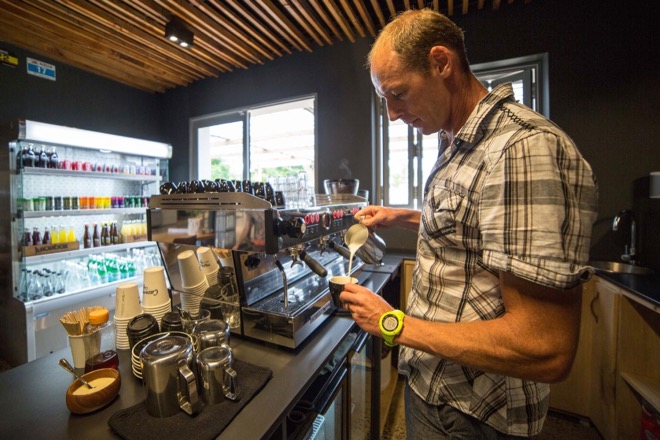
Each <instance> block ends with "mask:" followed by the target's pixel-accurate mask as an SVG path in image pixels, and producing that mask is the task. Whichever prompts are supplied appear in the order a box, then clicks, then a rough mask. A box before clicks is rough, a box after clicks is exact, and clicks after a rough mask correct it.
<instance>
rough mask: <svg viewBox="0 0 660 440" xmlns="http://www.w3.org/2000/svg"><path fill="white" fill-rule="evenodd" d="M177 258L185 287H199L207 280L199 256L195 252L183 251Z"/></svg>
mask: <svg viewBox="0 0 660 440" xmlns="http://www.w3.org/2000/svg"><path fill="white" fill-rule="evenodd" d="M176 258H177V262H178V265H179V272H180V274H181V281H182V284H183V286H184V287H188V286H197V285H199V284H200V283H201V282H202V281H204V280H205V277H204V272H202V268H201V267H200V266H199V261H197V256H196V255H195V253H194V252H193V251H191V250H187V251H183V252H181V253H180V254H179V255H177V257H176Z"/></svg>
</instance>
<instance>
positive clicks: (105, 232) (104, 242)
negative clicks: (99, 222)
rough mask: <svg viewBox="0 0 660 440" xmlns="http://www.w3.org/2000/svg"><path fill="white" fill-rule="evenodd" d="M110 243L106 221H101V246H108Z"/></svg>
mask: <svg viewBox="0 0 660 440" xmlns="http://www.w3.org/2000/svg"><path fill="white" fill-rule="evenodd" d="M109 244H110V232H109V231H108V223H107V222H103V226H102V227H101V246H108V245H109Z"/></svg>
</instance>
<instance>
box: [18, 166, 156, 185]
mask: <svg viewBox="0 0 660 440" xmlns="http://www.w3.org/2000/svg"><path fill="white" fill-rule="evenodd" d="M18 173H19V174H24V175H26V176H30V175H32V176H71V177H91V178H94V179H117V180H132V181H137V182H160V181H161V180H162V177H161V176H160V175H144V174H123V173H104V172H98V171H72V170H60V169H54V168H36V167H25V168H21V169H20V170H18Z"/></svg>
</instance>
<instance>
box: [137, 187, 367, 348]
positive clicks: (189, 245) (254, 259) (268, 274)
mask: <svg viewBox="0 0 660 440" xmlns="http://www.w3.org/2000/svg"><path fill="white" fill-rule="evenodd" d="M269 200H270V201H268V200H266V198H261V197H257V196H255V195H253V194H250V193H247V192H203V193H192V194H191V193H184V194H161V195H155V196H152V197H151V200H150V204H149V209H148V210H147V224H148V239H149V240H151V241H155V242H157V243H158V244H159V248H160V250H161V253H162V256H163V261H164V262H165V265H166V271H167V274H168V277H169V281H170V285H171V286H172V289H173V290H174V291H176V292H179V293H180V295H183V296H182V297H184V298H185V297H186V296H185V295H188V294H189V293H187V292H190V289H188V288H187V286H185V285H184V284H183V280H182V277H181V273H180V266H179V265H178V264H177V257H178V256H179V255H181V254H182V252H186V251H191V250H192V251H194V252H195V251H198V250H199V249H200V248H202V247H204V248H211V249H212V250H213V255H214V256H215V258H216V260H217V262H218V265H219V266H220V270H219V271H218V283H219V284H220V285H222V284H223V283H224V282H227V278H233V280H232V281H231V282H232V283H234V284H233V285H235V286H236V290H238V292H237V295H236V296H234V297H231V295H225V296H223V297H221V298H217V297H216V299H218V300H219V301H220V302H222V303H223V304H222V306H223V307H222V311H223V313H224V315H225V319H226V320H227V321H228V322H229V323H230V325H231V327H232V332H233V333H237V334H242V335H245V336H247V337H251V338H255V339H259V340H263V341H268V342H271V343H274V344H277V345H281V346H285V347H289V348H295V347H297V346H298V345H299V344H300V343H302V342H303V341H304V340H305V339H306V338H307V336H309V335H310V334H311V333H312V332H313V331H314V330H315V329H316V328H318V327H319V326H320V325H321V324H322V323H323V322H324V321H325V320H326V319H327V318H328V317H329V316H330V314H331V313H332V312H333V310H334V305H333V303H332V298H331V295H330V292H329V290H328V281H327V280H328V279H329V277H331V276H334V275H345V274H346V272H347V270H348V257H349V255H350V254H349V251H348V249H346V248H345V247H344V246H343V245H342V243H343V236H344V232H345V231H346V230H347V229H348V228H349V227H350V226H352V225H353V224H355V223H356V221H355V219H354V214H355V213H356V212H357V211H358V210H359V209H360V208H362V207H364V206H366V205H367V202H366V199H364V198H362V197H358V196H354V195H350V194H332V195H324V194H317V195H315V196H314V197H313V200H311V201H310V203H309V204H308V206H299V207H290V206H286V205H283V206H274V202H275V199H270V198H269ZM189 253H190V252H188V254H189ZM362 266H363V263H362V262H361V261H360V260H359V259H358V258H357V257H356V258H355V259H354V262H353V274H355V273H356V272H358V271H360V270H361V268H362ZM220 274H222V276H221V275H220ZM221 278H224V281H223V279H221ZM213 280H214V279H212V281H211V282H210V283H209V284H212V282H213ZM234 280H235V281H234ZM221 288H222V290H223V291H224V289H225V287H224V286H221ZM212 290H213V289H212V288H209V290H208V291H207V292H206V294H203V295H202V294H200V292H199V291H198V292H195V295H197V298H198V300H204V299H205V298H207V297H210V296H211V295H209V292H211V291H212ZM215 291H216V292H217V291H218V290H217V289H216V290H215ZM186 304H190V303H189V302H184V301H182V306H185V305H186ZM193 307H194V306H193ZM184 308H185V307H184Z"/></svg>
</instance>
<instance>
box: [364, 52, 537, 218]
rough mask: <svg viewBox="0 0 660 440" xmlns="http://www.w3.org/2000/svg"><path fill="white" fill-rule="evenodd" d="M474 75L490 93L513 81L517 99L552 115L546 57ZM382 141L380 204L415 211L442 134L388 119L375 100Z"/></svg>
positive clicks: (492, 66)
mask: <svg viewBox="0 0 660 440" xmlns="http://www.w3.org/2000/svg"><path fill="white" fill-rule="evenodd" d="M471 67H472V71H473V72H474V74H475V76H476V77H477V78H478V79H479V80H480V81H481V82H482V84H484V86H485V87H486V88H488V90H492V89H493V88H495V87H496V86H497V85H499V84H501V83H505V82H511V83H512V86H513V91H514V95H515V98H516V100H518V101H520V102H522V103H524V104H525V105H527V106H528V107H530V108H532V109H534V110H536V111H538V112H539V113H542V114H544V115H545V116H548V117H549V114H550V111H549V105H548V99H547V97H548V91H547V54H540V55H533V56H529V57H522V58H515V59H510V60H503V61H497V62H492V63H484V64H475V65H473V66H471ZM376 116H377V118H378V127H379V130H378V131H379V134H380V139H382V142H380V145H379V148H378V153H379V155H380V158H379V161H378V163H379V164H380V166H379V169H378V176H377V181H378V182H381V183H380V185H379V186H380V188H379V191H378V194H377V197H376V201H377V202H378V201H381V202H382V203H383V204H384V205H387V206H398V207H407V208H413V209H417V208H419V207H420V206H421V201H422V197H423V188H424V183H425V181H426V178H427V177H428V176H429V174H430V172H431V169H432V168H433V165H434V164H435V161H436V159H437V157H438V152H439V139H438V135H437V133H436V134H432V135H426V136H424V135H422V134H421V133H419V132H418V131H417V130H415V129H413V128H412V127H409V126H407V125H406V124H404V123H403V122H401V121H400V120H397V121H390V120H389V119H388V116H387V108H386V106H385V101H384V100H382V99H380V98H378V97H376Z"/></svg>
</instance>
